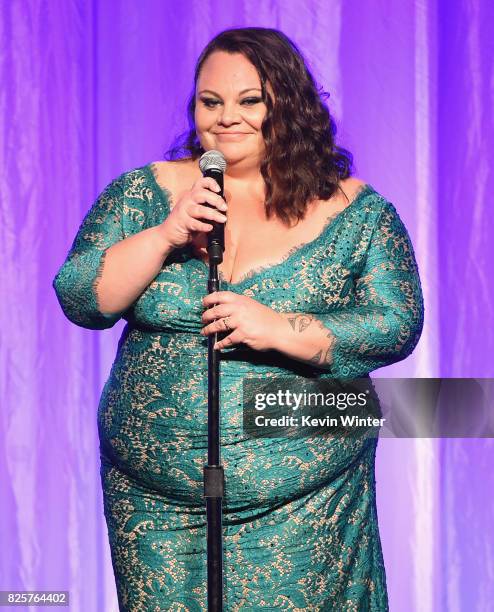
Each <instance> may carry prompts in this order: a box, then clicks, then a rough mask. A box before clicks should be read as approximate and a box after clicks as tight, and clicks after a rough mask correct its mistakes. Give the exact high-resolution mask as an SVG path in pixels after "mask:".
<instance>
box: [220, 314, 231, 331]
mask: <svg viewBox="0 0 494 612" xmlns="http://www.w3.org/2000/svg"><path fill="white" fill-rule="evenodd" d="M229 318H230V317H223V319H222V321H223V325H224V326H225V329H226V330H227V331H230V330H231V329H232V328H231V327H230V326H229V325H228V319H229Z"/></svg>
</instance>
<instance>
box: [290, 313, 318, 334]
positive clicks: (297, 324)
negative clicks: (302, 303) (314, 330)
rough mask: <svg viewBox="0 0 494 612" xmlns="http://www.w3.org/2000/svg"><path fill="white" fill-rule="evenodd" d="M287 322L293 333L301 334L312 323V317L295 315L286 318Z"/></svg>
mask: <svg viewBox="0 0 494 612" xmlns="http://www.w3.org/2000/svg"><path fill="white" fill-rule="evenodd" d="M287 318H288V322H289V323H290V325H291V326H292V329H293V331H298V332H303V331H304V330H306V329H307V328H308V327H309V325H310V324H311V323H312V321H314V317H312V316H311V315H305V314H297V315H293V316H291V317H287Z"/></svg>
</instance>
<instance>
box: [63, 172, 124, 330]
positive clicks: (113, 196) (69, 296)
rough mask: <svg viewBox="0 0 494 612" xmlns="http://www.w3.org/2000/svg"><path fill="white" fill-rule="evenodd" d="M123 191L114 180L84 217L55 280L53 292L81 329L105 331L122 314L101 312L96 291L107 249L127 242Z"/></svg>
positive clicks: (67, 314)
mask: <svg viewBox="0 0 494 612" xmlns="http://www.w3.org/2000/svg"><path fill="white" fill-rule="evenodd" d="M122 207H123V189H122V186H121V180H119V179H114V180H113V181H112V182H111V183H110V184H109V185H107V187H106V188H105V189H104V190H103V192H102V193H101V194H100V195H99V197H98V198H97V200H96V201H95V202H94V204H93V206H92V207H91V209H90V210H89V211H88V213H87V214H86V216H85V217H84V219H83V221H82V223H81V226H80V227H79V230H78V232H77V235H76V237H75V239H74V242H73V244H72V247H71V249H70V251H69V253H68V255H67V258H66V260H65V262H64V263H63V265H62V267H61V268H60V270H59V271H58V272H57V274H56V276H55V278H54V280H53V288H54V289H55V292H56V294H57V298H58V301H59V302H60V305H61V307H62V310H63V312H64V314H65V316H66V317H67V318H68V319H69V320H70V321H72V322H73V323H75V324H76V325H79V326H80V327H86V328H88V329H106V328H108V327H112V326H113V325H114V324H115V323H116V322H117V321H118V320H119V319H120V318H121V316H122V314H123V313H111V314H109V313H103V312H101V310H100V308H99V305H98V302H97V295H96V287H97V284H98V282H99V279H100V277H101V270H102V267H103V263H104V259H105V255H106V251H107V249H108V248H109V247H110V246H112V245H113V244H115V243H116V242H118V241H119V240H122V239H123V238H124V235H123V230H122Z"/></svg>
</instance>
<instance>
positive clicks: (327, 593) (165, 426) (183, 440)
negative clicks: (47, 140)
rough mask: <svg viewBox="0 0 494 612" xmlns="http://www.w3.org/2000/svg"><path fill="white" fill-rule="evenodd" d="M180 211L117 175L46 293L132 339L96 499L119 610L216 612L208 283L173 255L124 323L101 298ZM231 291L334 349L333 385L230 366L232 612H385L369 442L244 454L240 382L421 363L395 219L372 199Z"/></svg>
mask: <svg viewBox="0 0 494 612" xmlns="http://www.w3.org/2000/svg"><path fill="white" fill-rule="evenodd" d="M169 202H170V194H169V193H168V192H167V191H166V190H164V189H162V188H161V187H160V186H159V185H158V183H157V181H156V176H155V167H154V165H153V164H148V165H145V166H143V167H140V168H136V169H133V170H131V171H129V172H125V173H123V174H122V175H121V176H119V177H118V178H116V179H115V180H114V181H112V182H111V183H110V184H109V185H108V186H107V187H106V188H105V189H104V191H103V192H102V193H101V195H100V196H99V197H98V199H97V200H96V202H95V203H94V205H93V206H92V208H91V209H90V210H89V212H88V213H87V215H86V217H85V218H84V220H83V222H82V225H81V227H80V229H79V231H78V233H77V236H76V238H75V240H74V243H73V245H72V248H71V250H70V252H69V254H68V256H67V259H66V261H65V262H64V264H63V265H62V267H61V268H60V270H59V271H58V273H57V275H56V277H55V279H54V281H53V285H54V288H55V291H56V293H57V296H58V299H59V301H60V304H61V306H62V309H63V311H64V313H65V315H66V316H67V317H68V318H69V319H70V320H71V321H72V322H74V323H75V324H77V325H80V326H82V327H86V328H89V329H105V328H109V327H111V326H112V325H114V324H115V322H116V321H117V320H119V319H120V318H121V317H123V318H124V319H125V320H126V321H127V324H126V326H125V328H124V330H123V333H122V336H121V339H120V341H119V345H118V350H117V355H116V358H115V361H114V363H113V366H112V369H111V372H110V375H109V378H108V380H107V382H106V384H105V386H104V389H103V392H102V395H101V400H100V404H99V408H98V416H97V422H98V431H99V436H100V452H101V481H102V487H103V496H104V513H105V517H106V521H107V527H108V535H109V541H110V548H111V555H112V563H113V569H114V573H115V579H116V586H117V593H118V599H119V604H120V609H121V610H125V611H129V612H154V611H158V610H159V611H161V610H166V611H168V610H172V611H179V610H180V611H192V612H195V611H202V610H206V601H207V599H206V516H205V509H204V499H203V496H202V494H203V466H204V464H205V462H206V451H207V375H206V373H207V339H206V338H205V337H203V336H201V335H200V333H199V332H200V330H201V328H202V323H201V313H202V304H201V298H202V297H203V296H204V295H205V294H206V291H207V289H206V287H207V272H208V268H207V265H206V264H205V263H204V262H203V261H201V260H200V259H198V258H196V257H194V256H193V252H192V250H191V248H190V247H189V246H188V247H185V248H183V249H176V250H175V251H173V252H172V253H171V254H170V256H169V257H168V258H167V259H166V261H165V262H164V263H163V267H162V269H161V271H160V272H159V274H158V275H157V276H156V278H155V279H154V280H153V281H152V282H151V283H150V284H149V286H148V287H147V289H146V290H145V291H144V292H143V293H142V295H141V296H140V297H139V298H138V299H137V300H136V302H135V303H134V304H132V306H131V307H130V308H129V309H128V310H126V311H125V312H122V313H119V314H113V315H108V314H104V313H102V312H100V310H99V309H98V304H97V301H96V298H95V287H96V284H97V282H98V278H99V273H100V270H101V265H102V262H103V258H104V255H105V250H106V249H107V248H108V247H109V246H111V245H112V244H114V243H115V242H117V241H119V240H122V239H123V238H126V237H127V236H130V235H132V234H135V233H137V232H139V231H141V230H144V229H146V228H149V227H152V226H155V225H157V224H159V223H161V222H162V221H163V220H164V219H165V218H166V216H167V214H168V213H169ZM222 289H223V290H228V291H233V292H236V293H242V294H245V295H248V296H250V297H252V298H254V299H256V300H258V301H259V302H261V303H263V304H265V305H268V306H270V307H271V308H273V309H275V310H277V311H280V312H299V313H312V314H313V315H315V316H317V317H318V318H319V319H320V320H321V321H322V322H323V323H324V324H325V325H326V326H327V327H328V329H330V330H331V332H332V333H333V334H334V336H335V337H336V345H335V348H334V350H333V357H334V361H333V364H332V368H331V370H328V369H322V368H317V367H316V366H312V365H310V366H309V365H305V364H303V363H302V362H299V361H296V360H292V359H289V358H285V357H283V356H282V355H281V354H280V353H276V352H275V351H272V352H266V353H258V352H255V351H251V350H250V349H249V350H246V349H245V347H244V348H242V347H238V348H232V349H229V350H227V351H224V352H223V357H222V361H221V449H222V463H223V465H224V469H225V489H226V491H225V497H224V504H223V509H224V513H223V524H224V585H225V589H224V590H225V610H228V611H235V610H261V609H266V610H328V611H332V610H334V611H337V612H343V611H350V610H353V611H359V612H362V611H364V610H379V611H382V610H387V609H388V603H387V593H386V578H385V569H384V563H383V557H382V551H381V543H380V538H379V531H378V521H377V511H376V498H375V473H374V461H375V451H376V444H377V440H376V439H369V438H363V439H362V438H360V439H353V440H350V439H345V438H341V439H338V438H336V437H335V438H328V437H324V436H311V437H305V438H299V439H292V438H286V439H283V438H251V437H247V436H246V435H244V433H243V429H242V405H241V397H242V380H243V378H245V377H251V376H272V377H276V376H283V377H286V376H302V377H312V378H317V377H319V378H331V377H348V376H351V377H357V376H367V375H368V373H369V372H370V371H372V370H375V369H376V368H379V367H381V366H384V365H388V364H390V363H393V362H396V361H399V360H401V359H404V358H405V357H406V356H407V355H409V354H410V353H411V352H412V350H413V349H414V347H415V345H416V343H417V341H418V339H419V336H420V333H421V330H422V322H423V303H422V293H421V288H420V280H419V276H418V271H417V266H416V262H415V258H414V253H413V248H412V245H411V243H410V239H409V236H408V233H407V230H406V229H405V227H404V225H403V223H402V221H401V220H400V218H399V216H398V213H397V212H396V209H395V208H394V206H393V205H392V204H391V203H390V202H389V201H387V200H386V199H385V198H384V197H382V196H381V195H379V194H378V193H377V192H376V191H375V190H374V189H373V188H372V187H371V186H370V185H368V184H367V185H364V186H363V187H362V188H361V190H360V191H359V193H358V195H357V196H356V197H355V199H354V200H353V201H352V202H351V203H350V204H349V205H348V206H347V208H345V209H344V210H343V211H342V212H340V213H338V214H337V215H336V216H334V217H333V218H332V219H330V220H329V221H328V223H327V224H326V225H325V227H324V229H323V230H322V232H321V233H320V235H319V236H318V237H317V238H316V239H315V240H312V241H311V242H308V243H305V244H303V245H300V246H299V247H296V248H295V249H292V250H291V251H290V252H289V253H288V255H287V256H286V257H285V258H284V259H283V260H282V261H280V262H279V263H278V264H276V265H272V266H268V267H264V268H261V269H257V270H255V271H253V272H252V273H250V274H249V275H247V276H245V277H244V278H242V279H241V280H240V281H239V282H238V283H228V282H223V283H222Z"/></svg>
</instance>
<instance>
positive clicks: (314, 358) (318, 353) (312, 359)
mask: <svg viewBox="0 0 494 612" xmlns="http://www.w3.org/2000/svg"><path fill="white" fill-rule="evenodd" d="M321 355H322V351H318V352H317V353H316V354H315V355H314V357H311V358H310V359H309V362H310V363H315V364H317V365H319V360H320V359H321Z"/></svg>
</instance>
